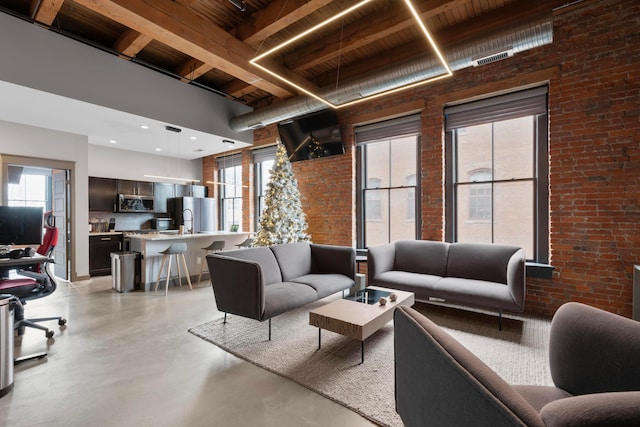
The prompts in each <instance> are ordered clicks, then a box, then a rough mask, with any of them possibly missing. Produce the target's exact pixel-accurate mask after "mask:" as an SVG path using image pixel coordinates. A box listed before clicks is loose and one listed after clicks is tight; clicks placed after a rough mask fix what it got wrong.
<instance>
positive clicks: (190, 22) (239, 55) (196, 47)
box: [76, 0, 304, 98]
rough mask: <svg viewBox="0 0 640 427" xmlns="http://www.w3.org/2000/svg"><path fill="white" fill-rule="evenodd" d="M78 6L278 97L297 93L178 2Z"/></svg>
mask: <svg viewBox="0 0 640 427" xmlns="http://www.w3.org/2000/svg"><path fill="white" fill-rule="evenodd" d="M76 3H78V4H81V5H83V6H85V7H87V8H89V9H91V10H93V11H95V12H97V13H100V14H101V15H104V16H106V17H108V18H110V19H112V20H114V21H116V22H120V23H121V24H122V25H125V26H127V27H129V28H131V29H133V30H135V31H138V32H140V33H142V34H146V35H147V36H150V37H152V38H153V39H155V40H157V41H159V42H161V43H164V44H166V45H167V46H170V47H172V48H173V49H176V50H178V51H180V52H184V53H185V54H187V55H189V56H191V57H193V58H196V59H198V60H200V61H202V62H204V63H206V64H209V65H211V66H212V67H214V68H217V69H219V70H221V71H223V72H225V73H227V74H230V75H232V76H234V77H236V78H238V79H241V80H243V81H245V82H247V83H249V84H252V85H254V86H256V87H258V88H260V89H263V90H265V91H266V92H269V93H271V94H273V95H275V96H277V97H280V98H288V97H290V96H292V95H293V94H294V93H295V92H294V91H292V90H291V89H290V88H289V87H288V85H286V84H285V83H283V82H280V80H278V79H276V78H274V77H271V76H270V75H268V74H267V73H263V72H261V71H260V70H258V69H257V68H255V67H252V66H251V65H250V64H249V59H250V58H251V57H252V55H253V49H252V48H251V47H249V46H248V45H246V44H244V43H242V42H241V41H240V40H238V39H236V38H234V37H233V36H231V35H230V34H229V33H227V32H226V31H224V30H223V29H222V28H220V27H218V26H216V25H215V24H213V23H211V22H210V21H206V20H204V19H203V18H201V17H198V16H197V15H195V14H193V13H191V12H190V11H189V10H188V9H186V8H185V7H183V6H181V5H179V4H177V3H175V2H171V1H162V2H155V3H154V4H153V5H151V4H149V3H147V2H145V1H144V0H111V1H104V0H103V1H101V0H76ZM282 73H283V74H286V71H282ZM293 77H294V78H295V76H293ZM297 79H298V80H300V79H301V78H300V77H297ZM303 84H304V83H303Z"/></svg>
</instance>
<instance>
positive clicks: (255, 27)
mask: <svg viewBox="0 0 640 427" xmlns="http://www.w3.org/2000/svg"><path fill="white" fill-rule="evenodd" d="M332 1H333V0H276V1H274V2H271V3H270V4H269V5H268V6H267V7H265V8H264V9H262V10H260V11H258V12H256V13H254V14H253V16H252V17H251V19H250V20H249V21H246V22H243V23H241V24H240V25H238V26H237V28H236V35H237V37H238V39H240V40H242V41H243V42H245V43H247V44H256V43H259V42H261V41H263V40H266V39H268V38H269V37H270V36H272V35H274V34H276V33H277V32H278V31H281V30H283V29H285V28H286V27H287V26H289V25H291V24H293V23H295V22H297V21H299V20H300V19H303V18H305V17H307V16H309V15H310V14H312V13H313V12H315V11H317V10H318V9H320V8H321V7H323V6H326V5H327V4H329V3H331V2H332Z"/></svg>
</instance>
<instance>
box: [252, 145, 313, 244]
mask: <svg viewBox="0 0 640 427" xmlns="http://www.w3.org/2000/svg"><path fill="white" fill-rule="evenodd" d="M270 177H271V180H270V181H269V184H267V191H266V194H265V197H264V209H263V211H262V214H261V216H260V224H259V226H258V234H257V236H256V240H255V242H254V243H253V244H254V246H271V245H276V244H280V243H295V242H303V241H308V240H310V239H311V236H309V234H307V219H306V216H305V214H304V212H303V211H302V204H301V203H300V192H299V191H298V182H297V181H296V179H295V178H294V176H293V170H292V169H291V162H289V158H288V157H287V150H286V149H285V147H284V145H282V143H281V142H280V141H278V146H277V151H276V161H275V164H274V165H273V168H272V169H271V172H270Z"/></svg>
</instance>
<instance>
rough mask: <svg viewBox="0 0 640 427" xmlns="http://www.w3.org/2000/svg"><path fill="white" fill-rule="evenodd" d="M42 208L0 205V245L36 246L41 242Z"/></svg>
mask: <svg viewBox="0 0 640 427" xmlns="http://www.w3.org/2000/svg"><path fill="white" fill-rule="evenodd" d="M43 226H44V209H43V208H41V207H23V206H0V245H26V246H36V247H37V246H38V245H40V244H41V243H42V228H43Z"/></svg>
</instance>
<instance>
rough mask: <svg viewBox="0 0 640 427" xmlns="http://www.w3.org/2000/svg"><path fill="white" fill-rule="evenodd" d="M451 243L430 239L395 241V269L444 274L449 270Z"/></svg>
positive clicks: (436, 274)
mask: <svg viewBox="0 0 640 427" xmlns="http://www.w3.org/2000/svg"><path fill="white" fill-rule="evenodd" d="M449 246H450V244H449V243H445V242H433V241H429V240H402V241H397V242H395V248H396V253H395V260H394V263H393V269H394V270H400V271H407V272H409V273H421V274H433V275H435V276H444V275H445V274H446V271H447V253H448V252H449Z"/></svg>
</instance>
